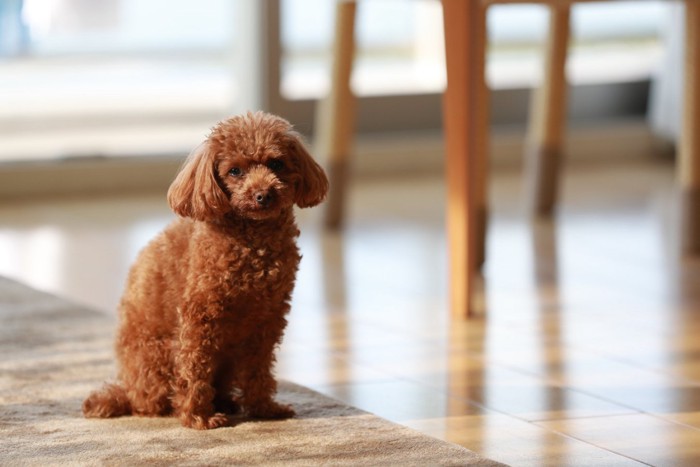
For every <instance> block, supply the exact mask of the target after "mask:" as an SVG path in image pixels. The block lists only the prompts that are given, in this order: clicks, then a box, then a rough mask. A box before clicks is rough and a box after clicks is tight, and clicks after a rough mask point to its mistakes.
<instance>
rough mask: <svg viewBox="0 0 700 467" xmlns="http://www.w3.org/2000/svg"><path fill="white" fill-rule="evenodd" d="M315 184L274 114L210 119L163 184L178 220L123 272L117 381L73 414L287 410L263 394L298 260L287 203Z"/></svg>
mask: <svg viewBox="0 0 700 467" xmlns="http://www.w3.org/2000/svg"><path fill="white" fill-rule="evenodd" d="M327 190H328V180H327V178H326V175H325V174H324V172H323V170H322V169H321V167H319V165H318V164H317V163H316V162H314V160H313V159H312V158H311V156H310V155H309V153H308V152H307V150H306V149H305V148H304V145H303V144H302V142H301V140H300V137H299V135H298V134H297V133H295V132H294V131H293V130H292V127H291V125H290V124H289V123H288V122H287V121H285V120H283V119H282V118H279V117H276V116H273V115H269V114H265V113H262V112H257V113H248V114H247V115H244V116H237V117H233V118H231V119H229V120H226V121H223V122H221V123H219V124H218V125H217V126H216V127H214V128H213V130H212V132H211V134H210V136H209V137H208V139H207V140H206V141H205V142H204V143H202V144H201V145H200V146H199V147H198V148H197V149H195V150H194V151H193V153H192V154H191V155H190V156H189V157H188V159H187V161H186V162H185V164H184V166H183V167H182V169H181V171H180V173H179V174H178V175H177V178H176V179H175V181H174V182H173V183H172V185H171V186H170V189H169V191H168V202H169V203H170V206H171V207H172V209H173V210H174V211H175V213H177V214H178V215H180V216H182V217H181V218H178V219H177V220H175V221H174V222H173V223H172V224H170V225H169V226H168V227H167V228H166V229H165V231H163V232H162V233H161V234H160V235H158V236H157V237H156V238H155V239H154V240H152V241H151V242H150V244H149V245H148V246H146V248H145V249H144V250H143V251H142V252H141V253H140V255H139V257H138V259H137V260H136V263H135V264H134V265H133V267H132V269H131V272H130V273H129V278H128V280H127V285H126V291H125V293H124V296H123V297H122V300H121V304H120V309H119V316H120V325H119V330H118V334H117V339H116V355H117V360H118V367H119V371H118V379H117V382H116V383H115V384H106V385H105V386H104V387H103V388H102V389H100V390H98V391H95V392H93V393H92V394H90V396H89V397H88V398H87V399H86V400H85V402H84V403H83V413H84V414H85V416H86V417H118V416H121V415H128V414H133V415H146V416H158V415H176V416H178V417H179V418H180V420H181V422H182V424H183V425H184V426H187V427H192V428H198V429H207V428H217V427H220V426H225V425H227V424H230V421H231V418H230V417H229V415H231V414H234V413H237V412H239V411H243V412H244V414H245V415H248V416H250V417H254V418H285V417H291V416H293V415H294V411H293V410H292V408H291V407H289V406H286V405H281V404H278V403H277V402H275V401H274V400H273V397H274V395H275V393H276V391H277V383H276V382H275V380H274V378H273V376H272V367H273V364H274V360H275V356H274V352H275V348H276V346H277V345H278V344H279V342H280V340H281V338H282V333H283V331H284V328H285V326H286V324H287V320H286V318H285V316H286V315H287V313H288V312H289V309H290V305H289V302H290V298H291V293H292V289H293V288H294V280H295V275H296V271H297V267H298V265H299V260H300V258H301V256H300V254H299V250H298V248H297V246H296V241H295V239H296V237H297V236H298V235H299V230H298V229H297V226H296V224H295V222H294V204H296V205H297V206H299V207H302V208H304V207H310V206H315V205H317V204H318V203H320V202H321V201H322V200H323V198H324V197H325V195H326V192H327Z"/></svg>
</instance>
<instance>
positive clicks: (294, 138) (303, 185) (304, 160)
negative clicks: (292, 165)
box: [288, 131, 328, 208]
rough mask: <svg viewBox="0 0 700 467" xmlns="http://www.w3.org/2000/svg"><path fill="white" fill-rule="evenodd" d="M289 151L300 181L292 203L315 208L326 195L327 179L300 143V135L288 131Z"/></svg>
mask: <svg viewBox="0 0 700 467" xmlns="http://www.w3.org/2000/svg"><path fill="white" fill-rule="evenodd" d="M288 136H289V141H290V142H289V150H290V152H291V153H292V157H293V158H294V160H295V161H296V164H297V166H298V168H299V175H300V179H299V181H298V182H297V187H296V193H295V198H294V202H295V203H296V205H297V206H299V207H300V208H310V207H313V206H316V205H317V204H319V203H320V202H321V201H323V200H324V199H325V197H326V193H328V178H327V177H326V173H325V172H324V171H323V169H322V168H321V166H320V165H318V164H317V163H316V161H315V160H314V159H313V157H311V154H309V151H308V150H307V149H306V147H305V146H304V143H303V142H302V138H301V135H299V134H298V133H296V132H295V131H290V132H289V133H288Z"/></svg>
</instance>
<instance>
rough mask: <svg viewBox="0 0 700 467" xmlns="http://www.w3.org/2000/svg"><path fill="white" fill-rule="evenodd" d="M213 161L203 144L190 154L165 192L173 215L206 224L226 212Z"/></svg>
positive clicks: (206, 143) (226, 206) (205, 143)
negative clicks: (205, 222)
mask: <svg viewBox="0 0 700 467" xmlns="http://www.w3.org/2000/svg"><path fill="white" fill-rule="evenodd" d="M215 162H216V160H215V154H214V152H213V151H212V150H211V148H210V147H209V143H208V142H207V141H205V142H204V143H202V144H200V145H199V146H197V147H196V148H195V149H194V150H193V151H192V152H191V153H190V155H189V156H188V157H187V160H186V161H185V164H184V165H183V166H182V168H181V169H180V172H179V173H178V174H177V177H175V180H174V181H173V183H172V184H171V185H170V189H169V190H168V204H170V208H171V209H172V210H173V211H174V212H175V214H177V215H179V216H182V217H191V218H192V219H195V220H199V221H209V220H214V219H217V218H220V217H222V216H223V215H224V214H226V213H227V212H228V211H229V210H230V204H229V200H228V198H227V196H226V193H224V191H223V190H222V189H221V187H220V186H219V184H218V183H217V181H216V175H215V172H216V166H215V165H216V164H215Z"/></svg>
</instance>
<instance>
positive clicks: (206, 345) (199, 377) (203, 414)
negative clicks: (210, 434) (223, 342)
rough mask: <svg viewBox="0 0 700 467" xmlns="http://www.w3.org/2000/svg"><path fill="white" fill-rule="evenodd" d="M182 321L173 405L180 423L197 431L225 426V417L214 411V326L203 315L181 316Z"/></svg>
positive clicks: (215, 349)
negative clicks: (196, 316)
mask: <svg viewBox="0 0 700 467" xmlns="http://www.w3.org/2000/svg"><path fill="white" fill-rule="evenodd" d="M182 321H183V323H182V327H181V330H180V348H179V351H178V352H177V355H176V357H175V370H176V381H175V394H174V398H173V405H174V406H175V409H176V410H177V413H178V415H179V417H180V421H181V422H182V424H183V426H186V427H190V428H196V429H199V430H205V429H211V428H218V427H221V426H226V425H228V424H229V419H228V417H227V416H226V415H225V414H221V413H214V396H215V390H214V388H213V387H212V380H213V375H214V372H215V368H214V366H215V364H216V353H217V347H218V346H217V343H216V340H215V334H214V332H213V331H214V329H213V325H212V323H211V321H210V320H209V319H207V318H206V317H198V318H197V319H192V317H191V316H190V317H187V316H183V319H182Z"/></svg>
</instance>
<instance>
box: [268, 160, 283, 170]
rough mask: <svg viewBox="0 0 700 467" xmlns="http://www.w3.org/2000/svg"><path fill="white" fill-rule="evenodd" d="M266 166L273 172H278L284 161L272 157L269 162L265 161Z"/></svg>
mask: <svg viewBox="0 0 700 467" xmlns="http://www.w3.org/2000/svg"><path fill="white" fill-rule="evenodd" d="M267 166H268V167H269V168H270V170H272V171H273V172H278V171H280V170H282V169H284V162H282V161H281V160H279V159H272V160H271V161H270V162H268V163H267Z"/></svg>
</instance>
